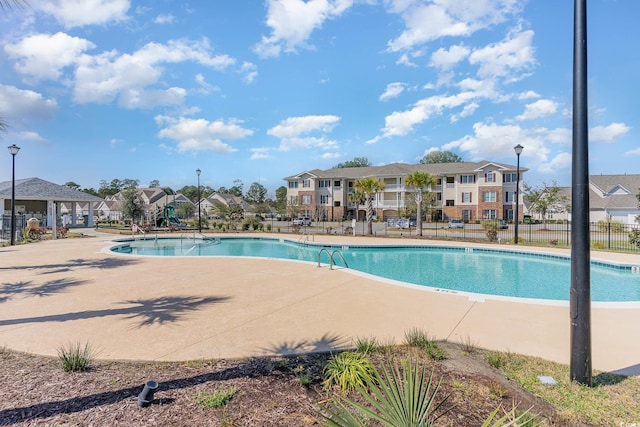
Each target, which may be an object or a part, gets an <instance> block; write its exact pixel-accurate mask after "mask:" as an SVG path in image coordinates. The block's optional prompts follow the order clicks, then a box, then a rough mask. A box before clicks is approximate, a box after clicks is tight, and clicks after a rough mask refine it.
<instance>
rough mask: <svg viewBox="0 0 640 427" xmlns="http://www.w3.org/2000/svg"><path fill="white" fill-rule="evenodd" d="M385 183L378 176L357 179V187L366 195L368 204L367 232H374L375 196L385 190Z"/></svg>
mask: <svg viewBox="0 0 640 427" xmlns="http://www.w3.org/2000/svg"><path fill="white" fill-rule="evenodd" d="M384 187H385V185H384V183H383V182H381V181H379V180H378V179H376V178H373V177H368V178H362V179H359V180H357V181H356V183H355V188H356V190H357V191H359V192H360V193H362V194H363V195H364V197H365V200H366V204H367V234H369V235H371V234H373V198H374V197H375V196H376V194H377V193H379V192H380V191H382V190H384Z"/></svg>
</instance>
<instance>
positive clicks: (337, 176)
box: [284, 161, 528, 221]
mask: <svg viewBox="0 0 640 427" xmlns="http://www.w3.org/2000/svg"><path fill="white" fill-rule="evenodd" d="M527 170H528V169H526V168H520V180H519V182H520V187H521V188H520V192H519V197H518V198H519V203H520V207H519V210H518V212H519V216H520V219H522V215H523V209H522V175H523V174H524V172H526V171H527ZM415 171H422V172H428V173H429V174H431V175H433V176H434V177H435V178H436V180H437V183H436V185H435V186H433V187H432V188H431V192H433V193H435V196H436V197H435V198H436V202H435V206H432V207H431V208H430V212H432V216H433V219H451V218H459V219H463V220H466V221H475V220H477V219H505V220H507V221H512V220H513V219H514V216H515V207H516V204H515V203H516V202H515V193H516V182H517V174H516V166H515V165H508V164H503V163H497V162H489V161H481V162H460V163H433V164H426V165H422V164H418V165H410V164H405V163H392V164H389V165H384V166H370V167H358V168H334V169H328V170H320V169H314V170H310V171H305V172H301V173H299V174H297V175H292V176H289V177H286V178H284V179H285V181H287V205H288V208H289V211H290V213H291V214H293V215H304V216H309V217H311V218H313V219H315V220H340V219H342V218H358V219H361V218H363V217H364V215H365V206H364V205H356V204H355V203H354V202H353V201H352V200H350V197H349V195H350V194H351V193H353V191H354V190H355V183H356V181H357V180H359V179H362V178H367V177H375V178H377V179H379V180H380V181H381V182H382V183H384V185H385V188H384V190H383V191H382V192H380V193H378V194H376V197H375V198H374V201H373V206H374V209H375V212H376V215H377V216H378V217H379V218H382V219H385V220H386V219H388V218H397V217H399V216H401V213H402V210H403V209H404V208H405V207H406V206H408V205H409V204H412V203H414V202H413V201H412V198H411V197H410V196H409V195H410V194H412V193H415V189H414V188H411V187H407V186H406V185H405V179H406V177H407V175H409V174H411V173H413V172H415Z"/></svg>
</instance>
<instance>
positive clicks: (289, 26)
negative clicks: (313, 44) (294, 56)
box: [254, 0, 353, 57]
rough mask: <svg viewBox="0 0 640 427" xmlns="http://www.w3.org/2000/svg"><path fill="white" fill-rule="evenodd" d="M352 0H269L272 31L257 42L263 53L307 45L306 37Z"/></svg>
mask: <svg viewBox="0 0 640 427" xmlns="http://www.w3.org/2000/svg"><path fill="white" fill-rule="evenodd" d="M352 4H353V0H308V1H304V0H268V1H267V22H266V24H267V26H268V27H270V28H271V35H270V36H268V37H266V36H263V37H262V40H260V42H259V43H257V44H256V45H255V46H254V51H255V52H256V53H257V54H258V55H260V56H262V57H273V56H278V55H279V54H280V52H281V50H283V49H284V51H285V52H295V51H296V49H297V48H299V47H303V48H308V47H309V46H308V45H307V40H308V39H309V37H310V36H311V33H312V32H313V31H314V30H317V29H319V28H321V27H322V24H323V23H324V21H326V20H327V19H333V18H336V17H338V16H340V15H342V14H343V13H344V12H345V11H346V10H347V9H349V8H350V7H351V5H352Z"/></svg>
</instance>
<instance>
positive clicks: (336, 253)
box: [318, 248, 349, 270]
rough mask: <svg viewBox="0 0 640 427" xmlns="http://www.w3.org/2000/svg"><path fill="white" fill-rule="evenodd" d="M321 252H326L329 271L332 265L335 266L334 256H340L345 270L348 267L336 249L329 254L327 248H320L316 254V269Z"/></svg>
mask: <svg viewBox="0 0 640 427" xmlns="http://www.w3.org/2000/svg"><path fill="white" fill-rule="evenodd" d="M322 252H326V253H327V255H328V256H329V270H333V265H334V264H335V261H334V259H333V256H334V255H340V258H341V259H342V262H344V266H345V267H346V268H349V266H348V265H347V260H346V259H344V256H343V255H342V252H340V251H339V250H338V249H336V250H334V251H333V252H329V249H327V248H322V249H320V251H319V252H318V267H320V256H321V255H322Z"/></svg>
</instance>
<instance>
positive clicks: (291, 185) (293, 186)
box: [289, 181, 298, 188]
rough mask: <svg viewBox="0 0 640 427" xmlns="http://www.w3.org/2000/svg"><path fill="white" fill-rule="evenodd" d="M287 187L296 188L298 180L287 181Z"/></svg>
mask: <svg viewBox="0 0 640 427" xmlns="http://www.w3.org/2000/svg"><path fill="white" fill-rule="evenodd" d="M289 188H298V181H289Z"/></svg>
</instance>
